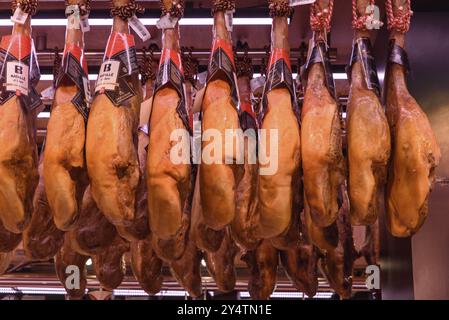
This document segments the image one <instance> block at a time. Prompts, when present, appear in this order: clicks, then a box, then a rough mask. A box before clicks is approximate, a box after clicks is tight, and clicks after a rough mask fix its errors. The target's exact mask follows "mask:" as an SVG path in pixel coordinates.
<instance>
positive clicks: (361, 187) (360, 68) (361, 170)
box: [347, 0, 391, 225]
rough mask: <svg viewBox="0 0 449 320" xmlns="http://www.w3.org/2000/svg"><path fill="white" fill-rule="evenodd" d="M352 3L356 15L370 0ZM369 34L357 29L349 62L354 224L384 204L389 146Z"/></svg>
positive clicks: (368, 219)
mask: <svg viewBox="0 0 449 320" xmlns="http://www.w3.org/2000/svg"><path fill="white" fill-rule="evenodd" d="M353 3H354V5H356V6H357V12H358V14H359V15H360V16H363V15H365V12H366V8H367V6H368V5H369V4H370V3H371V1H369V0H354V1H353ZM369 35H370V32H369V31H367V30H366V27H361V29H356V31H355V37H354V43H353V51H354V52H353V57H352V62H351V64H352V70H351V87H350V88H351V89H350V93H349V103H348V110H347V114H348V118H347V139H348V165H349V181H348V183H349V199H350V203H351V221H352V224H353V225H371V224H373V223H374V222H375V221H376V219H377V216H378V214H379V211H380V210H381V205H382V203H383V199H382V197H383V196H384V187H385V183H386V176H387V165H388V160H389V157H390V148H391V146H390V131H389V127H388V121H387V117H386V115H385V111H384V109H383V107H382V104H381V102H380V85H379V80H378V78H377V70H376V65H375V62H374V58H373V57H372V52H371V50H372V49H371V43H370V39H369ZM371 59H372V60H371Z"/></svg>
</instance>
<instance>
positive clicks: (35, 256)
mask: <svg viewBox="0 0 449 320" xmlns="http://www.w3.org/2000/svg"><path fill="white" fill-rule="evenodd" d="M43 158H44V154H41V156H40V160H39V175H40V178H39V184H38V186H37V188H36V192H35V193H34V198H33V213H32V215H31V220H30V223H29V224H28V226H27V228H26V229H25V230H24V232H23V234H22V236H23V248H24V250H25V254H26V255H27V257H28V258H30V259H32V260H48V259H51V258H52V257H54V255H55V254H56V253H57V252H58V251H59V249H60V248H61V247H62V245H63V243H64V232H63V231H61V230H59V229H58V228H57V227H56V225H55V223H54V221H53V215H52V214H51V211H50V206H49V205H48V201H47V195H46V192H45V182H44V181H45V178H44V172H43V171H44V170H43V166H44V161H43Z"/></svg>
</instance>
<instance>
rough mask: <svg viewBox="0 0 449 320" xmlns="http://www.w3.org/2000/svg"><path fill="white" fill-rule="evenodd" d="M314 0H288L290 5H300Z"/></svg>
mask: <svg viewBox="0 0 449 320" xmlns="http://www.w3.org/2000/svg"><path fill="white" fill-rule="evenodd" d="M315 1H316V0H290V1H289V2H290V3H289V4H290V7H296V6H302V5H305V4H311V3H315Z"/></svg>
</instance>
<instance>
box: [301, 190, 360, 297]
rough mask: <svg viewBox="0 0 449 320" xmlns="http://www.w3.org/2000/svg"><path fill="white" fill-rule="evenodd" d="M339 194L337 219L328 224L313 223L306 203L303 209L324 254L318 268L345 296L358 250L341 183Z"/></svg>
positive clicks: (349, 290) (348, 292)
mask: <svg viewBox="0 0 449 320" xmlns="http://www.w3.org/2000/svg"><path fill="white" fill-rule="evenodd" d="M340 197H341V198H343V200H342V206H341V208H340V210H339V213H338V217H337V219H336V221H335V222H334V224H332V225H331V226H329V227H327V228H320V227H317V226H315V225H314V223H313V221H312V218H311V214H310V209H309V208H308V206H306V210H305V219H306V225H307V228H308V230H307V231H308V234H309V235H310V237H311V240H312V241H313V243H314V244H315V245H316V246H317V247H318V248H319V249H320V250H321V251H322V254H323V258H322V259H321V260H320V269H321V272H322V273H323V274H324V276H325V277H326V279H327V281H328V283H329V286H330V287H331V288H332V289H334V290H335V292H336V293H337V294H338V295H340V297H341V298H343V299H346V298H349V297H350V296H351V292H352V274H353V267H354V261H355V260H356V259H357V257H358V254H357V252H356V250H355V247H354V240H353V237H352V227H351V222H350V215H349V198H348V196H347V194H346V190H345V187H343V186H342V187H340Z"/></svg>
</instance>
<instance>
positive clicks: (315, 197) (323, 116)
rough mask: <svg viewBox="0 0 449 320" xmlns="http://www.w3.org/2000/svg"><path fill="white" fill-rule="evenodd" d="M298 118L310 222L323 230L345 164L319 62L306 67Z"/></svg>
mask: <svg viewBox="0 0 449 320" xmlns="http://www.w3.org/2000/svg"><path fill="white" fill-rule="evenodd" d="M316 5H317V6H318V7H319V8H320V9H321V10H324V9H329V1H328V0H318V2H317V3H316ZM323 38H324V37H323V35H322V32H317V33H314V40H315V41H316V42H318V41H323ZM301 119H302V122H301V129H302V135H301V151H302V167H303V172H304V191H305V197H306V198H307V202H308V204H309V207H310V214H311V216H312V219H313V221H314V223H315V224H316V225H317V226H320V227H327V226H329V225H331V224H332V223H333V222H334V221H335V219H336V218H337V215H338V209H339V208H338V204H337V197H338V188H339V186H340V184H341V183H342V182H343V179H344V167H345V164H344V158H343V154H342V132H341V124H340V116H339V107H338V105H337V102H336V101H335V99H334V97H333V96H332V95H331V93H330V91H329V90H328V88H327V87H326V76H325V72H324V68H323V65H322V64H321V63H315V64H312V65H311V66H310V67H309V70H308V75H307V86H306V88H305V95H304V104H303V107H302V113H301Z"/></svg>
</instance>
